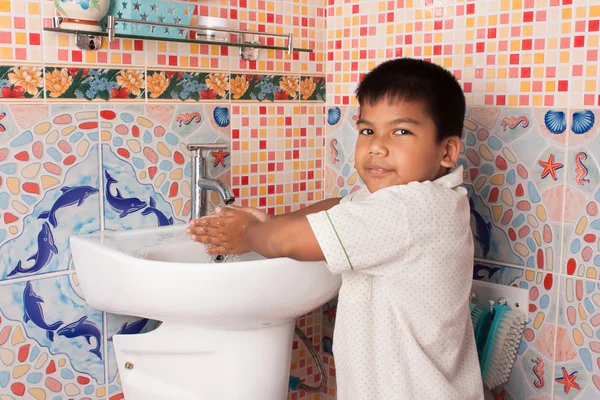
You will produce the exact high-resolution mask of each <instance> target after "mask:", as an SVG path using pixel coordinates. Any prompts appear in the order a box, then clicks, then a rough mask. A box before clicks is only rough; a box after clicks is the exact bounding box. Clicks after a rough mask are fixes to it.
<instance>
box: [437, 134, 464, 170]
mask: <svg viewBox="0 0 600 400" xmlns="http://www.w3.org/2000/svg"><path fill="white" fill-rule="evenodd" d="M461 146H462V142H461V141H460V138H459V137H458V136H450V137H447V138H445V139H444V142H443V144H442V161H441V162H440V164H441V166H442V167H445V168H452V167H453V166H454V164H456V161H458V156H459V155H460V147H461Z"/></svg>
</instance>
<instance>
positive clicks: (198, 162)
mask: <svg viewBox="0 0 600 400" xmlns="http://www.w3.org/2000/svg"><path fill="white" fill-rule="evenodd" d="M187 148H188V151H190V153H191V155H192V181H191V184H192V199H191V200H192V204H191V206H192V208H191V212H190V219H192V220H193V219H198V218H201V217H204V216H205V215H206V211H207V204H208V199H207V193H208V191H209V190H214V191H215V192H217V193H218V194H219V196H220V197H221V199H222V200H223V202H225V204H231V203H233V202H234V201H235V197H233V195H232V194H231V190H229V188H228V187H227V185H225V184H224V183H223V182H220V181H218V180H215V179H210V178H208V169H207V165H206V155H205V154H204V152H205V151H208V150H218V149H226V148H227V145H225V144H221V143H206V144H196V143H193V144H188V145H187Z"/></svg>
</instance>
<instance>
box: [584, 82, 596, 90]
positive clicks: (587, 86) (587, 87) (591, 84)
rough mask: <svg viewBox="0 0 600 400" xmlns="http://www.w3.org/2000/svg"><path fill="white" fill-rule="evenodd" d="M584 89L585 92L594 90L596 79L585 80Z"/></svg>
mask: <svg viewBox="0 0 600 400" xmlns="http://www.w3.org/2000/svg"><path fill="white" fill-rule="evenodd" d="M585 91H586V92H595V91H596V81H595V80H594V81H585Z"/></svg>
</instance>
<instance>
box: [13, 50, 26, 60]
mask: <svg viewBox="0 0 600 400" xmlns="http://www.w3.org/2000/svg"><path fill="white" fill-rule="evenodd" d="M15 59H17V60H23V61H25V60H27V49H24V48H22V47H17V48H16V49H15Z"/></svg>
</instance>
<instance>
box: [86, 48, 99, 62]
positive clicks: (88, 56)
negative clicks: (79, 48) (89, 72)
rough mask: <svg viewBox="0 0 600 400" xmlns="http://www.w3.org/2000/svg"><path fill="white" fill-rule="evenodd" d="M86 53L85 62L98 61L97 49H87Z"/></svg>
mask: <svg viewBox="0 0 600 400" xmlns="http://www.w3.org/2000/svg"><path fill="white" fill-rule="evenodd" d="M84 53H85V62H86V63H88V64H94V63H96V62H97V60H98V59H97V56H96V55H97V54H98V53H97V52H95V51H86V52H84Z"/></svg>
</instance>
